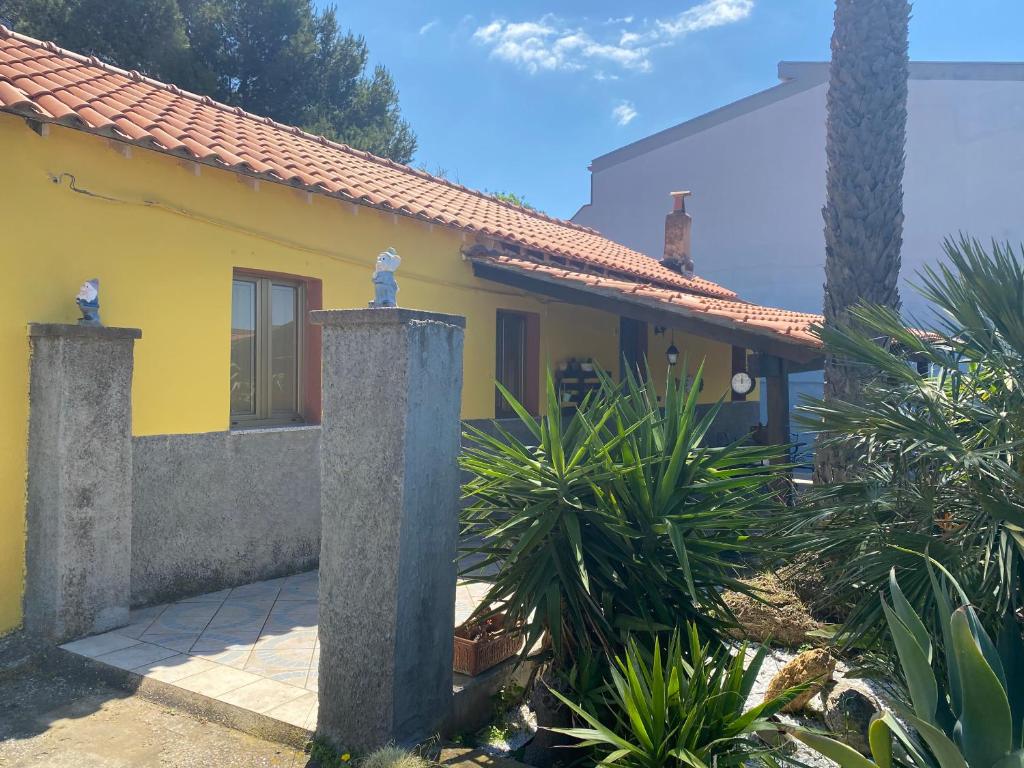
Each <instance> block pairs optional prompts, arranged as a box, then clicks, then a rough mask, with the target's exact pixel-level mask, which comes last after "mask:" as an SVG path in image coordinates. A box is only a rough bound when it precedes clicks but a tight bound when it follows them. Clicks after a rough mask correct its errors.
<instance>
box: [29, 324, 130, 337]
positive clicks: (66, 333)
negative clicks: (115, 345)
mask: <svg viewBox="0 0 1024 768" xmlns="http://www.w3.org/2000/svg"><path fill="white" fill-rule="evenodd" d="M28 335H29V336H34V337H39V336H51V337H53V336H60V337H64V338H69V337H70V338H76V339H141V338H142V330H141V329H140V328H108V327H107V326H105V325H74V324H71V323H29V324H28Z"/></svg>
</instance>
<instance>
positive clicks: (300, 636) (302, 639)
mask: <svg viewBox="0 0 1024 768" xmlns="http://www.w3.org/2000/svg"><path fill="white" fill-rule="evenodd" d="M316 643H317V635H316V630H315V629H293V630H291V631H289V632H280V633H274V632H271V631H269V630H267V631H265V632H264V633H263V634H262V635H260V639H259V640H257V641H256V645H255V646H254V648H255V649H256V650H302V649H306V648H313V647H314V646H316Z"/></svg>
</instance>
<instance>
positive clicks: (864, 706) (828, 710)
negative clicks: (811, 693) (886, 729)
mask: <svg viewBox="0 0 1024 768" xmlns="http://www.w3.org/2000/svg"><path fill="white" fill-rule="evenodd" d="M881 711H882V706H881V704H880V703H879V701H878V700H877V699H876V698H875V697H874V696H872V695H871V694H870V693H868V692H867V691H866V690H864V689H862V687H861V686H858V685H857V684H856V683H855V682H852V681H849V680H841V681H840V682H838V683H836V685H835V686H834V687H833V688H832V690H831V691H830V692H829V694H828V697H827V698H826V699H825V724H826V725H827V726H828V728H829V730H830V731H832V732H833V733H834V734H836V735H837V736H838V737H839V739H840V740H841V741H843V742H844V743H846V744H848V745H849V746H851V747H853V748H854V749H856V750H857V751H858V752H861V753H862V754H865V755H868V754H870V753H871V748H870V747H869V745H868V726H869V725H871V721H872V720H873V719H874V717H875V715H877V714H878V713H879V712H881Z"/></svg>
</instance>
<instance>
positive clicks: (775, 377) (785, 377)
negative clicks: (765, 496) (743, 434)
mask: <svg viewBox="0 0 1024 768" xmlns="http://www.w3.org/2000/svg"><path fill="white" fill-rule="evenodd" d="M762 370H763V373H764V383H765V387H766V388H767V390H768V391H767V395H766V400H767V410H768V430H767V431H768V442H769V443H770V444H772V445H782V444H784V443H788V442H789V441H790V439H791V435H790V425H789V362H788V361H787V360H783V359H782V358H779V357H767V356H765V357H763V362H762ZM782 461H785V459H782Z"/></svg>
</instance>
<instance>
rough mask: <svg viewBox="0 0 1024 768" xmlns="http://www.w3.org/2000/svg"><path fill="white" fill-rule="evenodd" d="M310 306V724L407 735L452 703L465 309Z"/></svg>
mask: <svg viewBox="0 0 1024 768" xmlns="http://www.w3.org/2000/svg"><path fill="white" fill-rule="evenodd" d="M311 315H312V317H313V321H314V322H318V323H320V324H322V325H323V421H322V435H321V443H320V471H321V509H322V515H323V533H322V539H321V548H320V679H319V691H320V709H319V722H318V723H317V732H318V733H319V734H320V735H321V736H322V737H324V738H325V739H326V740H327V741H328V742H330V743H332V744H333V745H335V746H337V747H339V748H345V749H352V750H365V749H371V748H373V747H376V746H379V745H381V744H384V743H386V742H389V741H395V742H398V743H411V742H414V741H417V740H419V739H422V738H424V737H427V736H429V735H431V734H432V733H434V732H436V731H437V730H438V728H439V727H440V725H441V724H442V722H443V721H444V719H445V717H446V715H447V714H448V712H449V709H450V706H451V698H452V637H453V632H452V631H453V624H454V615H455V581H456V568H455V562H454V561H455V554H456V540H457V538H458V507H459V474H458V469H457V463H456V462H457V455H458V451H459V440H460V431H461V427H460V422H459V405H460V400H461V390H462V342H463V332H464V327H465V318H462V317H456V316H452V315H442V314H435V313H431V312H419V311H415V310H409V309H400V308H381V309H355V310H325V311H319V312H313V313H311Z"/></svg>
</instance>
